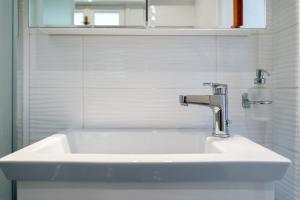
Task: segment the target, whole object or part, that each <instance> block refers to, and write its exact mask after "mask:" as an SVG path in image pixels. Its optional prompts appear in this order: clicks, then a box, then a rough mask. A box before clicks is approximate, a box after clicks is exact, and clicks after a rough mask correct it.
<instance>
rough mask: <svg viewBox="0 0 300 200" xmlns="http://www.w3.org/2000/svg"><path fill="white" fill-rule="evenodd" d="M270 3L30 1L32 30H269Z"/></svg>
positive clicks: (227, 0) (223, 0)
mask: <svg viewBox="0 0 300 200" xmlns="http://www.w3.org/2000/svg"><path fill="white" fill-rule="evenodd" d="M266 13H267V12H266V0H29V25H30V27H90V28H101V27H113V28H114V27H119V28H121V27H126V28H146V27H147V28H188V29H233V28H266V26H267V23H266V21H267V20H266V18H267V17H266Z"/></svg>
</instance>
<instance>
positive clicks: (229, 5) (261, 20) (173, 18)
mask: <svg viewBox="0 0 300 200" xmlns="http://www.w3.org/2000/svg"><path fill="white" fill-rule="evenodd" d="M149 2H150V3H149V25H150V26H151V27H186V28H200V29H208V28H213V29H229V28H265V27H266V2H265V0H149Z"/></svg>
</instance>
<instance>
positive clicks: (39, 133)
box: [29, 88, 83, 142]
mask: <svg viewBox="0 0 300 200" xmlns="http://www.w3.org/2000/svg"><path fill="white" fill-rule="evenodd" d="M29 100H30V119H29V120H30V140H31V142H34V141H36V140H38V139H41V138H44V137H46V136H48V135H50V134H53V133H55V132H57V131H59V130H63V129H68V128H81V127H82V116H83V109H82V108H83V106H82V105H83V102H82V90H81V89H80V88H32V89H31V90H30V99H29Z"/></svg>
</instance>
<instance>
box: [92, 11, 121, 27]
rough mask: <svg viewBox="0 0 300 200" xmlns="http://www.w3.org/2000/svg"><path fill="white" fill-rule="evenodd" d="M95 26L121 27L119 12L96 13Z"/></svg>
mask: <svg viewBox="0 0 300 200" xmlns="http://www.w3.org/2000/svg"><path fill="white" fill-rule="evenodd" d="M94 25H98V26H119V25H120V13H119V12H95V13H94Z"/></svg>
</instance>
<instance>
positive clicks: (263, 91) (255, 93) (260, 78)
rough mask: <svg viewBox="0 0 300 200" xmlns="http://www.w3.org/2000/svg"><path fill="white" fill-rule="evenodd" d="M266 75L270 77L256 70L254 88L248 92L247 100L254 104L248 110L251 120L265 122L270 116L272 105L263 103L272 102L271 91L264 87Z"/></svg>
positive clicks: (265, 72) (267, 73) (261, 70)
mask: <svg viewBox="0 0 300 200" xmlns="http://www.w3.org/2000/svg"><path fill="white" fill-rule="evenodd" d="M266 75H268V76H270V73H269V72H268V71H266V70H263V69H257V70H256V78H255V79H254V87H252V88H250V89H249V90H248V95H249V100H250V101H252V102H256V103H254V104H253V105H252V106H251V109H250V113H251V118H252V119H253V120H260V121H266V120H269V119H270V116H271V111H272V105H271V104H267V103H263V102H271V101H272V91H271V89H270V88H268V87H266V82H267V80H266V77H265V76H266Z"/></svg>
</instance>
